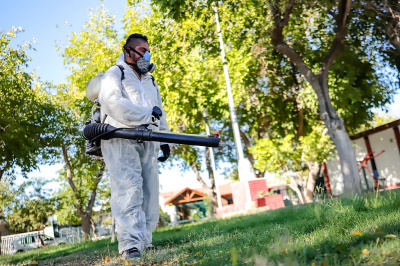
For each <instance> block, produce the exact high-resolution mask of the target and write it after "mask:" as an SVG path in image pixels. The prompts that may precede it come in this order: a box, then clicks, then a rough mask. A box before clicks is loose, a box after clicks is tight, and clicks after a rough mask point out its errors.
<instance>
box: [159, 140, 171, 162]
mask: <svg viewBox="0 0 400 266" xmlns="http://www.w3.org/2000/svg"><path fill="white" fill-rule="evenodd" d="M160 148H161V150H162V152H163V154H164V156H162V157H158V160H159V161H160V162H162V163H163V162H165V161H166V160H167V159H168V157H169V155H170V154H171V150H170V148H169V145H168V144H163V145H161V146H160Z"/></svg>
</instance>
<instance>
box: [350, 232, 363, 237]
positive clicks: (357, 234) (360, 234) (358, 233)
mask: <svg viewBox="0 0 400 266" xmlns="http://www.w3.org/2000/svg"><path fill="white" fill-rule="evenodd" d="M351 234H352V235H356V236H362V233H360V232H358V231H351Z"/></svg>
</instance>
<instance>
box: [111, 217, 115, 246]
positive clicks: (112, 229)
mask: <svg viewBox="0 0 400 266" xmlns="http://www.w3.org/2000/svg"><path fill="white" fill-rule="evenodd" d="M114 241H115V218H114V215H113V216H112V218H111V243H114Z"/></svg>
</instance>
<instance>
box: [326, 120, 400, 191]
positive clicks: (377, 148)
mask: <svg viewBox="0 0 400 266" xmlns="http://www.w3.org/2000/svg"><path fill="white" fill-rule="evenodd" d="M399 126H400V120H396V121H394V122H391V123H387V124H385V125H382V126H379V127H376V128H373V129H370V130H366V131H364V132H361V133H359V134H357V135H355V136H351V137H350V139H351V140H352V141H353V142H354V144H355V145H356V157H357V161H359V168H360V171H359V174H360V179H361V186H362V189H363V190H367V189H370V190H373V189H378V188H385V189H394V188H398V187H400V133H399ZM375 156H376V157H375ZM368 157H369V158H368ZM374 157H375V158H374ZM364 159H367V160H365V161H364V165H365V166H367V168H368V169H364V170H365V176H364V171H362V169H361V162H362V161H363V160H364ZM338 160H339V159H335V160H331V161H329V162H328V163H327V164H326V169H327V171H325V180H326V181H327V182H326V187H327V190H328V191H331V194H332V195H333V196H338V195H340V194H341V193H342V191H343V177H342V173H341V168H340V163H339V161H338Z"/></svg>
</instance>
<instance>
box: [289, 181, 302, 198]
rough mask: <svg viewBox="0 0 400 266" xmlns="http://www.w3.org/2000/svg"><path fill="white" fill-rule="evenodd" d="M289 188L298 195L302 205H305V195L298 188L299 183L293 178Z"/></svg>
mask: <svg viewBox="0 0 400 266" xmlns="http://www.w3.org/2000/svg"><path fill="white" fill-rule="evenodd" d="M288 186H289V187H290V188H291V189H292V190H293V191H294V192H296V194H297V197H298V198H299V200H300V204H304V195H303V193H302V192H301V191H300V189H299V187H298V186H297V183H296V182H294V180H293V178H291V179H290V183H289V184H288Z"/></svg>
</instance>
